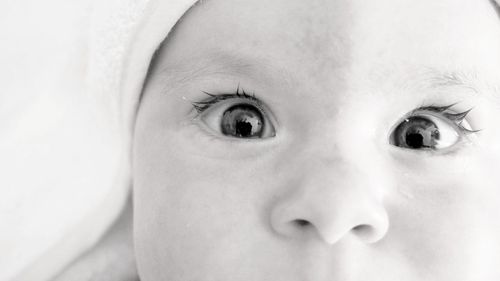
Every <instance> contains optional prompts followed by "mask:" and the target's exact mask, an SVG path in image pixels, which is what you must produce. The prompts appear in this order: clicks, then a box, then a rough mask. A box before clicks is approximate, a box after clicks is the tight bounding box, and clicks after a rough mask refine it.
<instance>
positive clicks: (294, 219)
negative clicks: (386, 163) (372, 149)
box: [270, 166, 389, 244]
mask: <svg viewBox="0 0 500 281" xmlns="http://www.w3.org/2000/svg"><path fill="white" fill-rule="evenodd" d="M314 170H315V171H316V172H314V173H306V174H307V176H303V177H302V179H301V181H299V183H298V184H296V185H295V186H293V187H290V188H289V190H288V193H287V194H284V195H283V196H282V197H281V198H280V199H278V200H277V202H275V203H274V205H273V208H272V210H271V214H270V215H271V226H272V228H273V230H274V231H275V232H276V233H278V234H280V235H282V236H284V237H288V238H295V239H310V238H306V237H311V236H310V235H308V234H311V233H314V236H316V237H319V238H320V239H321V240H323V241H324V242H326V243H328V244H335V243H337V242H338V241H339V240H341V239H342V238H343V237H345V236H347V235H353V236H355V237H356V238H357V239H359V240H361V241H362V242H365V243H375V242H377V241H379V240H381V239H382V238H383V237H384V236H385V235H386V233H387V231H388V228H389V219H388V214H387V212H386V209H385V207H384V205H383V203H382V198H381V196H379V194H378V192H379V190H378V189H377V188H375V185H376V184H377V183H375V182H370V180H369V179H367V178H365V177H363V175H362V174H361V173H359V171H355V170H353V169H348V168H345V167H344V168H342V169H339V167H338V166H336V167H335V166H331V167H323V168H321V169H318V168H314Z"/></svg>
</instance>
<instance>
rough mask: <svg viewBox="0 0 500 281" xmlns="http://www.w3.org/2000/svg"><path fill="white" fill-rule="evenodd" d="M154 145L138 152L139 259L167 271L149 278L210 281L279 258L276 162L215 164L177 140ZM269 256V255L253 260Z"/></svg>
mask: <svg viewBox="0 0 500 281" xmlns="http://www.w3.org/2000/svg"><path fill="white" fill-rule="evenodd" d="M154 139H155V138H154V137H151V136H150V137H149V138H145V139H144V140H142V143H140V142H138V143H137V144H136V145H137V147H138V151H137V153H136V155H137V157H136V159H135V163H136V168H135V170H136V171H135V178H134V196H135V198H134V200H135V214H136V217H135V229H136V244H137V245H138V248H140V249H138V252H140V253H138V256H142V257H143V259H145V260H148V261H152V260H154V262H148V261H145V262H143V264H147V266H151V267H154V266H153V265H151V264H155V263H156V264H157V263H160V264H159V265H157V268H156V269H149V270H147V271H158V270H159V271H161V273H158V274H160V276H162V277H164V278H168V279H169V280H177V279H180V280H205V278H207V276H206V275H207V274H219V275H220V276H232V275H234V274H238V275H240V274H245V269H244V268H242V267H240V268H238V267H237V266H236V267H231V266H225V264H231V263H232V264H240V265H244V264H245V265H252V264H253V265H254V266H255V267H257V268H265V267H266V261H265V259H266V258H271V257H272V256H273V254H272V253H273V251H274V250H273V245H272V243H273V240H272V239H270V237H272V233H271V228H270V226H269V222H268V221H269V220H268V215H267V210H269V208H270V204H271V203H272V200H273V199H272V198H273V195H272V190H274V189H275V188H276V186H277V184H276V183H275V181H274V180H272V179H273V178H274V177H273V176H272V175H271V173H272V170H273V169H271V168H270V166H271V165H272V163H271V161H272V160H271V159H272V158H273V157H271V156H269V157H258V158H251V159H248V158H247V159H243V160H234V159H232V160H228V159H214V158H209V157H202V156H200V155H199V154H197V153H195V154H191V153H190V151H192V150H191V146H192V144H187V143H186V140H184V141H182V140H181V139H179V138H176V136H174V135H168V134H167V135H166V136H165V137H162V138H161V141H159V142H160V143H161V145H159V144H158V142H157V143H154ZM208 145H209V144H208ZM263 249H267V251H268V255H266V256H264V257H263V258H262V257H261V258H260V259H253V260H250V261H249V260H247V259H249V258H250V257H251V256H257V255H258V254H257V253H256V252H258V251H262V250H263ZM242 253H245V255H244V256H243V255H242ZM228 261H230V262H228ZM162 264H163V265H164V264H168V265H169V266H168V267H166V266H161V265H162ZM269 264H270V263H269ZM252 267H253V266H248V268H252ZM159 268H160V269H159ZM145 271H146V270H145ZM248 274H252V271H251V270H250V271H249V272H248Z"/></svg>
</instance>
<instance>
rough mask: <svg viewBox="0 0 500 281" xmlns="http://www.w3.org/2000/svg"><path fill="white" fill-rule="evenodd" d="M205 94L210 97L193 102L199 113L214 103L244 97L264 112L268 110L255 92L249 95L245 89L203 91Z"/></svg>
mask: <svg viewBox="0 0 500 281" xmlns="http://www.w3.org/2000/svg"><path fill="white" fill-rule="evenodd" d="M203 93H204V94H206V95H208V96H209V97H208V98H207V99H205V100H202V101H198V102H191V104H192V105H193V107H194V108H195V110H196V111H197V112H198V114H201V113H203V112H204V111H206V110H207V109H209V108H210V107H212V106H213V105H215V104H217V103H219V102H221V101H224V100H230V99H237V98H240V99H244V100H248V101H250V102H251V103H252V104H254V105H256V106H257V107H259V109H260V110H262V111H263V112H264V113H265V112H266V111H265V110H264V108H263V106H262V103H261V102H260V100H259V99H257V98H256V97H255V94H252V95H248V94H247V93H246V92H245V91H244V90H242V92H240V88H239V87H238V89H237V90H236V92H234V93H225V94H218V95H217V94H212V93H208V92H205V91H203Z"/></svg>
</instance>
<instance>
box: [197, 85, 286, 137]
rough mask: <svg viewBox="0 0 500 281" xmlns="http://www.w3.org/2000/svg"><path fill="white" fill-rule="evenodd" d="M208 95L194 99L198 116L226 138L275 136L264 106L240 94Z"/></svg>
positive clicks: (253, 97)
mask: <svg viewBox="0 0 500 281" xmlns="http://www.w3.org/2000/svg"><path fill="white" fill-rule="evenodd" d="M209 95H210V99H208V100H206V101H202V102H195V103H193V106H194V107H195V108H196V110H197V111H198V114H199V116H198V119H199V120H200V121H201V123H202V124H203V125H205V126H206V127H207V128H208V129H210V130H211V131H213V132H215V133H217V134H221V135H223V136H226V137H232V138H241V139H263V138H271V137H274V136H275V135H276V132H275V129H274V126H273V125H272V122H271V121H270V118H269V117H268V115H267V113H266V111H265V110H264V106H263V105H262V103H261V102H260V101H259V100H258V99H257V98H255V96H249V95H247V94H245V93H244V92H243V93H239V92H237V93H235V94H225V95H212V94H209Z"/></svg>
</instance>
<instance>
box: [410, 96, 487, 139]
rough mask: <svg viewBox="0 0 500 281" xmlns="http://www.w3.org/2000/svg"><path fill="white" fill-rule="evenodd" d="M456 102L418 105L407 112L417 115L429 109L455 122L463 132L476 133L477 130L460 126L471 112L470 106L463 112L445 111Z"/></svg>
mask: <svg viewBox="0 0 500 281" xmlns="http://www.w3.org/2000/svg"><path fill="white" fill-rule="evenodd" d="M456 104H457V103H453V104H450V105H445V106H435V105H430V106H421V107H419V108H417V109H414V110H412V111H411V112H410V114H408V116H418V115H419V114H418V113H419V112H422V111H423V112H425V111H430V112H434V113H438V114H441V115H442V116H444V117H445V118H446V119H448V120H449V121H450V122H452V123H453V124H455V126H457V128H458V129H459V130H460V132H462V133H463V134H473V133H477V132H478V131H479V130H471V129H468V128H465V127H464V126H462V121H463V120H464V119H465V117H467V115H468V114H469V113H470V112H471V110H472V108H470V109H468V110H465V111H463V112H459V113H450V112H446V111H447V110H448V109H450V108H452V107H453V106H455V105H456Z"/></svg>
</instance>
